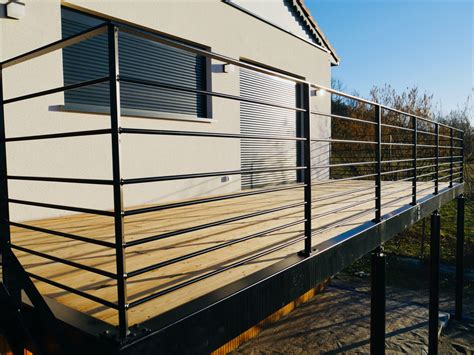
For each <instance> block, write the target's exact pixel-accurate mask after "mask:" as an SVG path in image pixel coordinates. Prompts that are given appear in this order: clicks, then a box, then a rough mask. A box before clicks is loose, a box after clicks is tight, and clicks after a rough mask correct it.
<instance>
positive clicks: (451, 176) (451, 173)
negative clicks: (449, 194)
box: [449, 127, 454, 187]
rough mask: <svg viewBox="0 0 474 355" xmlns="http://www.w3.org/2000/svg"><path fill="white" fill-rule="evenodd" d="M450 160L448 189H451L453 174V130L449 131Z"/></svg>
mask: <svg viewBox="0 0 474 355" xmlns="http://www.w3.org/2000/svg"><path fill="white" fill-rule="evenodd" d="M450 136H451V139H450V145H451V149H450V158H449V187H453V173H454V170H453V169H454V129H453V128H452V127H451V129H450Z"/></svg>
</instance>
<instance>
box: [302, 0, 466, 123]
mask: <svg viewBox="0 0 474 355" xmlns="http://www.w3.org/2000/svg"><path fill="white" fill-rule="evenodd" d="M305 4H306V6H307V7H308V8H309V9H310V11H311V13H312V14H313V17H314V18H315V19H316V21H317V22H318V24H319V26H320V27H321V29H322V31H323V32H324V34H325V35H326V37H327V38H328V40H329V41H330V43H331V44H332V46H333V47H334V48H335V50H336V53H337V54H338V55H339V56H340V58H341V63H340V65H339V66H338V67H334V68H333V70H332V74H333V78H336V79H339V80H341V81H342V82H343V84H344V86H345V89H346V91H347V90H348V91H349V92H353V91H354V90H355V91H357V92H358V93H359V94H360V95H362V96H365V97H366V96H368V93H369V90H370V88H371V87H372V86H374V85H376V86H383V85H384V84H385V83H387V84H391V85H392V86H393V87H394V88H395V89H397V91H402V90H404V89H406V88H407V87H413V86H414V85H416V86H418V87H419V89H421V91H422V92H425V91H426V92H427V93H430V94H433V95H434V100H435V102H436V103H437V104H438V105H439V108H440V109H441V110H442V111H443V112H445V113H446V112H449V110H451V109H456V107H457V106H458V105H462V104H463V103H464V102H466V99H467V96H468V95H469V94H471V95H472V92H473V87H474V63H473V60H474V57H473V48H474V36H473V33H474V0H305ZM471 119H472V118H471Z"/></svg>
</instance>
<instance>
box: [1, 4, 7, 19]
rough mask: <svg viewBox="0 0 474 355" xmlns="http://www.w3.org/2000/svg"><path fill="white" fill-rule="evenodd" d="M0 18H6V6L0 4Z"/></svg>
mask: <svg viewBox="0 0 474 355" xmlns="http://www.w3.org/2000/svg"><path fill="white" fill-rule="evenodd" d="M0 18H7V5H6V4H0Z"/></svg>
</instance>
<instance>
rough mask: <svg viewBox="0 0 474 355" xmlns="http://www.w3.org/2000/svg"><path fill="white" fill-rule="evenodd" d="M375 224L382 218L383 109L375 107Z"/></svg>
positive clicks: (378, 106)
mask: <svg viewBox="0 0 474 355" xmlns="http://www.w3.org/2000/svg"><path fill="white" fill-rule="evenodd" d="M374 108H375V117H374V118H375V123H376V125H375V142H377V144H376V145H375V174H377V175H376V176H375V222H376V223H378V222H380V220H381V216H382V108H381V107H380V105H376V106H375V107H374Z"/></svg>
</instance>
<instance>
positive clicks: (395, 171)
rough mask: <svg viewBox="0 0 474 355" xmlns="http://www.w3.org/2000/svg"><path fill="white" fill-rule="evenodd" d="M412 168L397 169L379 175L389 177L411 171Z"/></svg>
mask: <svg viewBox="0 0 474 355" xmlns="http://www.w3.org/2000/svg"><path fill="white" fill-rule="evenodd" d="M413 169H414V168H406V169H398V170H391V171H384V172H381V173H380V175H382V176H383V175H390V174H395V173H403V172H405V171H411V170H413Z"/></svg>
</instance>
